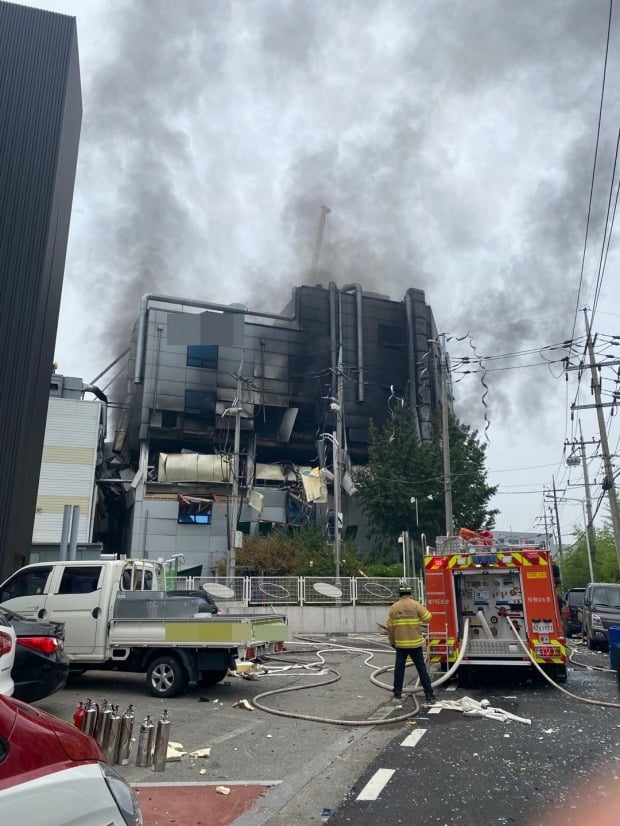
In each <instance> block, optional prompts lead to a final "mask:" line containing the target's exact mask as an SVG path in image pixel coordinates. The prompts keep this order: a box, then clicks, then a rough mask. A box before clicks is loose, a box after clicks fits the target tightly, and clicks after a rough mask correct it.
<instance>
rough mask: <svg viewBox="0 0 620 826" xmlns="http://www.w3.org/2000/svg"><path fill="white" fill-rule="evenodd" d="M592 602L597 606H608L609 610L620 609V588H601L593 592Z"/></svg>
mask: <svg viewBox="0 0 620 826" xmlns="http://www.w3.org/2000/svg"><path fill="white" fill-rule="evenodd" d="M592 602H595V603H596V604H597V605H606V606H607V607H609V608H620V586H618V587H617V588H608V587H605V586H599V587H598V588H594V589H593V591H592Z"/></svg>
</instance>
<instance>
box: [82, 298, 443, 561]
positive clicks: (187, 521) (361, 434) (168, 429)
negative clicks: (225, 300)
mask: <svg viewBox="0 0 620 826" xmlns="http://www.w3.org/2000/svg"><path fill="white" fill-rule="evenodd" d="M436 338H437V331H436V328H435V323H434V320H433V315H432V312H431V308H430V307H429V306H428V305H427V304H426V301H425V297H424V293H423V292H422V291H421V290H418V289H409V290H408V291H407V292H406V294H405V296H404V298H403V299H402V300H400V301H394V300H391V299H389V298H387V297H385V296H381V295H377V294H374V293H369V292H364V291H363V289H362V288H361V286H359V285H357V284H351V285H345V286H344V287H338V286H336V284H335V283H333V282H332V283H330V284H329V285H328V286H327V287H323V286H320V285H319V286H301V287H297V288H295V289H294V290H293V295H292V300H291V302H290V303H289V305H288V306H287V307H286V308H285V309H284V310H283V311H282V312H281V313H277V314H276V313H266V312H255V311H253V310H251V309H248V308H244V307H240V306H239V305H232V306H222V305H217V304H210V303H208V302H201V301H195V300H190V299H182V298H175V297H171V296H162V295H146V296H144V297H143V299H142V305H141V309H140V315H139V318H138V322H137V324H136V327H135V333H134V339H133V341H132V345H131V348H130V358H129V370H128V386H129V390H128V397H127V404H126V406H125V413H124V416H123V417H121V419H120V422H119V426H118V428H117V432H116V436H115V443H114V456H115V457H116V458H115V459H114V460H113V463H112V467H113V465H114V463H116V465H117V467H118V468H119V473H120V474H122V475H124V479H125V494H124V499H125V505H126V507H127V514H128V524H129V525H130V528H129V529H128V530H127V532H126V535H125V537H124V544H123V547H119V548H117V550H123V551H125V552H130V551H131V552H132V553H133V554H134V555H135V554H138V555H140V554H143V553H144V554H148V555H149V556H151V557H160V556H164V557H169V556H170V555H171V554H182V555H183V556H184V558H185V564H186V565H189V566H190V567H194V566H202V570H203V572H204V574H205V575H206V574H211V573H212V572H213V571H214V569H215V566H216V564H217V563H218V562H220V561H221V560H222V559H224V558H225V557H226V554H227V551H228V549H229V545H231V544H232V543H239V538H240V537H239V533H240V532H241V533H242V532H244V531H245V532H255V531H263V530H269V529H271V528H272V527H273V526H283V525H300V524H304V523H306V522H309V521H314V522H318V523H319V524H322V525H325V524H326V520H327V518H328V512H329V509H330V507H333V499H332V497H333V493H334V490H333V485H334V481H333V475H334V474H333V470H334V463H335V462H338V465H339V471H340V473H339V474H338V476H337V478H338V479H339V480H340V483H341V485H342V497H341V501H340V507H341V512H342V513H343V515H344V526H343V530H344V534H345V535H349V536H356V538H357V540H358V542H359V543H360V544H361V545H363V541H364V535H365V530H364V531H362V530H361V528H362V525H363V524H364V520H363V517H362V515H361V512H360V508H359V506H358V504H357V503H356V497H355V495H354V485H353V481H352V479H353V476H354V469H355V467H356V466H360V465H364V464H366V462H367V461H368V440H369V425H370V421H371V420H373V421H374V422H375V423H376V424H379V425H381V424H383V423H384V422H385V420H386V418H387V417H388V416H389V415H390V405H393V404H395V403H398V399H406V400H407V401H408V402H409V403H410V404H411V406H412V408H413V409H415V411H416V413H417V424H418V430H419V435H420V438H421V439H426V438H428V437H429V435H430V427H431V424H430V421H431V416H432V414H433V412H434V411H435V410H436V409H437V407H438V405H439V402H440V393H439V379H438V369H437V362H438V358H439V353H438V349H437V348H436V347H435V345H434V343H433V342H434V341H435V340H436ZM336 433H338V439H337V440H336V438H335V434H336ZM330 470H331V471H332V472H330ZM105 490H106V495H107V496H108V497H111V496H113V495H114V491H113V490H112V488H111V487H110V486H109V485H108V486H106V488H105ZM356 534H357V535H356ZM95 538H97V537H95ZM129 545H130V546H131V548H130V547H129Z"/></svg>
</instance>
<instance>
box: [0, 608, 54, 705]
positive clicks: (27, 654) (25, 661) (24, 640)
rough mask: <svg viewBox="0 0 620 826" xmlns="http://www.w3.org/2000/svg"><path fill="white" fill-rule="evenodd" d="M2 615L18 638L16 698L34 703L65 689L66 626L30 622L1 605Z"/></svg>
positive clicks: (15, 681)
mask: <svg viewBox="0 0 620 826" xmlns="http://www.w3.org/2000/svg"><path fill="white" fill-rule="evenodd" d="M0 613H1V614H2V616H3V617H4V618H5V620H6V621H7V622H8V623H9V625H11V626H12V627H13V629H14V631H15V635H16V643H17V645H16V646H15V662H14V664H13V670H12V672H11V676H12V677H13V682H14V683H15V689H14V691H13V696H14V697H16V698H17V699H18V700H23V701H24V702H26V703H33V702H35V701H36V700H42V699H43V698H44V697H49V695H50V694H54V692H56V691H59V690H60V689H61V688H64V686H65V683H66V682H67V678H68V676H69V658H68V657H67V655H66V654H65V652H64V640H65V631H64V624H63V623H62V622H44V621H42V620H31V619H27V618H26V617H22V615H21V614H16V613H15V611H11V610H10V609H9V608H5V607H2V606H1V605H0Z"/></svg>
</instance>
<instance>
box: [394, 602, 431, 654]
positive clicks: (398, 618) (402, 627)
mask: <svg viewBox="0 0 620 826" xmlns="http://www.w3.org/2000/svg"><path fill="white" fill-rule="evenodd" d="M431 617H432V614H431V612H430V611H429V610H428V608H427V607H426V605H422V603H421V602H418V601H417V600H415V599H412V598H411V597H409V596H404V597H401V598H400V599H399V600H398V602H395V603H394V605H392V607H391V608H390V613H389V614H388V620H387V632H388V639H389V641H390V645H391V646H392V647H393V648H419V647H420V646H421V645H423V643H424V637H423V636H422V631H421V629H420V626H422V625H426V624H427V623H428V622H429V620H430V618H431Z"/></svg>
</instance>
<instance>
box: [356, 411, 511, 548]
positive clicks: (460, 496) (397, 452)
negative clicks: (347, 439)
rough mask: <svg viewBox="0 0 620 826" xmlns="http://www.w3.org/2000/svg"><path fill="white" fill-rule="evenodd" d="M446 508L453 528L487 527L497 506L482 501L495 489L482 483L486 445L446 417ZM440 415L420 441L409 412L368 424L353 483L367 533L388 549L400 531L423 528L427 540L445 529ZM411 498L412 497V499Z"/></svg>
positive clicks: (455, 421)
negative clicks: (363, 457)
mask: <svg viewBox="0 0 620 826" xmlns="http://www.w3.org/2000/svg"><path fill="white" fill-rule="evenodd" d="M448 433H449V440H450V475H451V480H452V509H453V515H454V523H455V527H456V526H461V527H469V528H472V529H473V530H482V529H489V528H492V527H493V525H494V523H495V516H496V514H497V513H498V511H497V510H489V508H488V503H489V500H490V498H491V497H492V496H493V494H494V493H495V492H496V490H497V487H491V486H489V485H488V484H487V482H486V471H485V467H484V462H485V458H486V457H485V453H486V446H485V445H482V444H480V442H479V441H478V438H477V433H476V432H474V431H472V430H471V429H470V428H469V427H468V426H467V425H466V424H463V423H462V422H459V421H458V420H457V419H456V418H455V417H453V416H450V419H449V429H448ZM443 475H444V474H443V451H442V427H441V416H436V417H435V418H434V420H433V425H432V440H431V441H430V442H428V443H420V440H419V439H418V436H417V427H416V421H415V417H414V412H413V411H412V409H411V407H409V406H408V405H403V406H402V407H399V408H396V410H395V411H394V414H393V416H392V418H391V419H389V421H387V422H386V423H385V425H384V426H383V427H382V428H379V427H377V426H376V425H375V424H374V423H371V426H370V442H369V464H368V466H367V467H366V468H365V469H364V470H362V471H361V472H360V473H359V474H357V476H356V479H355V485H356V487H357V489H358V495H359V497H360V499H361V501H362V509H363V510H364V513H365V514H366V515H367V517H368V519H369V522H370V532H371V535H372V536H374V537H375V538H376V540H377V541H378V543H379V544H381V543H382V542H385V544H386V545H387V547H391V548H392V549H393V550H392V553H394V549H395V548H396V547H397V546H396V542H397V539H398V537H399V535H400V533H401V532H402V531H409V533H410V535H411V536H412V537H417V536H418V535H419V534H420V532H424V533H425V534H426V536H427V538H428V541H429V542H430V543H431V544H432V542H433V541H434V538H435V536H440V535H444V534H445V532H446V524H445V506H444V501H445V500H444V482H443ZM412 499H413V501H412Z"/></svg>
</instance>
